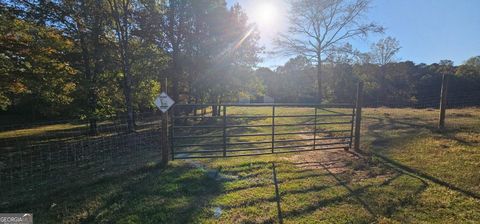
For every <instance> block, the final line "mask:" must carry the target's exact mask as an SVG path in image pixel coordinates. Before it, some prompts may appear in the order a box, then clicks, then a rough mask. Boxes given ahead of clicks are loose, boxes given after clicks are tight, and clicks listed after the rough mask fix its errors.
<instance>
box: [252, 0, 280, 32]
mask: <svg viewBox="0 0 480 224" xmlns="http://www.w3.org/2000/svg"><path fill="white" fill-rule="evenodd" d="M277 16H278V9H277V7H276V6H275V5H274V4H273V3H272V2H263V3H260V4H259V5H258V6H257V7H256V12H255V23H256V24H257V25H258V26H260V27H262V28H264V27H267V26H271V25H274V23H275V21H276V20H277Z"/></svg>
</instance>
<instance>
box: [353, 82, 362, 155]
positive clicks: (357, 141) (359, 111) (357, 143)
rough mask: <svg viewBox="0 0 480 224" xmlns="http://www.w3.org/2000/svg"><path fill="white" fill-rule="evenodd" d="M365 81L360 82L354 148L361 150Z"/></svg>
mask: <svg viewBox="0 0 480 224" xmlns="http://www.w3.org/2000/svg"><path fill="white" fill-rule="evenodd" d="M362 104H363V82H361V81H360V82H359V83H358V87H357V99H356V105H355V144H354V145H353V146H354V148H353V149H354V150H355V151H359V150H360V127H361V125H362Z"/></svg>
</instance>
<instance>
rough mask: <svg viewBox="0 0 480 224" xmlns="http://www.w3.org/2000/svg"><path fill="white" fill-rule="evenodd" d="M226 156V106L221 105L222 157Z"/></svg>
mask: <svg viewBox="0 0 480 224" xmlns="http://www.w3.org/2000/svg"><path fill="white" fill-rule="evenodd" d="M226 156H227V106H225V105H223V157H226Z"/></svg>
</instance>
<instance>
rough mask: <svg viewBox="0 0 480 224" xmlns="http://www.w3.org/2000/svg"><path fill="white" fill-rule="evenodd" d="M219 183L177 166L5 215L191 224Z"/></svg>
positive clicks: (137, 174) (111, 180)
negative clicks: (21, 214) (21, 212)
mask: <svg viewBox="0 0 480 224" xmlns="http://www.w3.org/2000/svg"><path fill="white" fill-rule="evenodd" d="M220 192H221V185H220V183H219V182H218V181H217V180H215V179H214V178H212V177H210V176H208V175H207V172H206V171H205V170H203V169H201V168H196V167H192V166H190V165H188V164H185V163H175V164H173V165H170V166H168V167H166V168H161V167H157V168H152V169H148V170H139V171H135V172H131V173H128V174H125V175H121V176H117V177H110V178H107V179H105V180H102V181H98V182H95V183H91V184H86V185H82V186H77V187H76V188H72V189H67V190H65V191H63V192H58V193H57V194H56V195H50V196H49V197H45V198H39V199H38V200H36V201H35V202H31V203H28V204H23V205H21V206H17V207H14V208H5V209H2V211H6V210H9V211H31V212H33V213H35V215H36V217H37V218H36V219H37V220H38V222H39V223H60V222H69V223H105V222H106V223H192V222H195V220H196V218H197V217H198V216H199V215H200V213H202V212H203V208H204V205H205V204H206V203H207V202H208V201H209V200H210V198H212V197H215V196H217V195H218V194H219V193H220Z"/></svg>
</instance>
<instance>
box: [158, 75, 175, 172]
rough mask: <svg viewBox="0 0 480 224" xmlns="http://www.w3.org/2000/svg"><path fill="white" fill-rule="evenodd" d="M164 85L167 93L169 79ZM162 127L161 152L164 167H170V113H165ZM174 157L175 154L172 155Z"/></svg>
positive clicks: (163, 87)
mask: <svg viewBox="0 0 480 224" xmlns="http://www.w3.org/2000/svg"><path fill="white" fill-rule="evenodd" d="M161 84H162V87H161V88H162V91H165V93H167V88H168V84H167V78H165V81H164V82H161ZM161 119H162V127H161V135H162V136H161V145H160V146H161V147H162V148H161V150H162V165H164V166H166V165H168V158H169V155H168V153H169V144H168V111H165V112H163V113H162V117H161ZM172 156H173V154H172Z"/></svg>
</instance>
